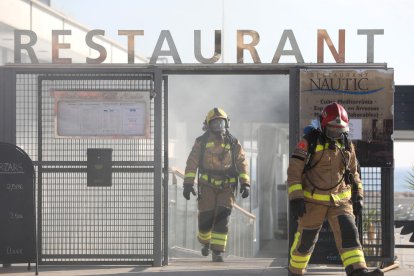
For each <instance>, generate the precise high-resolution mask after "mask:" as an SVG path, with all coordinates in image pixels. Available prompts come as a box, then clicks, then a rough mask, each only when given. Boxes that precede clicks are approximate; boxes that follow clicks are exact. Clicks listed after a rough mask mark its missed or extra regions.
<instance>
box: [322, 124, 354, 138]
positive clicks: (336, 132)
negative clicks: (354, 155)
mask: <svg viewBox="0 0 414 276" xmlns="http://www.w3.org/2000/svg"><path fill="white" fill-rule="evenodd" d="M347 132H349V128H348V127H347V126H346V127H335V126H330V125H327V126H326V128H325V135H326V136H327V137H328V138H329V139H333V140H337V139H340V138H341V137H342V134H344V133H347Z"/></svg>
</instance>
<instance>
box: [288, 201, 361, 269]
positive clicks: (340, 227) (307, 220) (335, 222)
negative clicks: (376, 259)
mask: <svg viewBox="0 0 414 276" xmlns="http://www.w3.org/2000/svg"><path fill="white" fill-rule="evenodd" d="M305 205H306V213H305V214H304V216H303V217H300V218H299V220H298V229H297V232H296V233H295V237H294V241H293V244H292V247H291V249H290V261H289V271H290V272H292V273H295V274H299V275H302V274H304V273H305V271H306V267H307V265H308V262H309V259H310V258H311V255H312V252H313V249H314V247H315V243H316V241H317V240H318V236H319V231H320V230H321V227H322V224H323V221H324V219H325V218H326V219H327V220H328V222H329V225H330V227H331V229H332V232H333V234H334V237H335V243H336V247H337V249H338V252H339V255H340V257H341V259H342V263H343V265H344V267H345V270H346V272H347V274H348V275H349V274H350V273H352V271H354V270H357V269H361V268H366V267H367V266H366V263H365V258H364V253H363V251H362V247H361V244H360V242H359V235H358V229H357V227H356V224H355V216H354V214H353V212H352V204H351V203H348V204H344V205H340V206H326V205H321V204H315V203H310V202H305Z"/></svg>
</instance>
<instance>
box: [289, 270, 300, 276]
mask: <svg viewBox="0 0 414 276" xmlns="http://www.w3.org/2000/svg"><path fill="white" fill-rule="evenodd" d="M288 276H302V275H300V274H296V273H292V272H290V271H288Z"/></svg>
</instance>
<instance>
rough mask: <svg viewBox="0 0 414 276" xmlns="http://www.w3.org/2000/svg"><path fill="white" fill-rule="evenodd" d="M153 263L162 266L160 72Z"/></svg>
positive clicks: (157, 82)
mask: <svg viewBox="0 0 414 276" xmlns="http://www.w3.org/2000/svg"><path fill="white" fill-rule="evenodd" d="M154 89H155V93H156V96H155V97H154V249H153V252H154V263H153V266H155V267H160V266H162V198H161V197H162V190H161V187H162V179H161V178H162V177H161V176H162V116H161V114H162V97H163V95H162V94H163V93H162V72H161V70H155V71H154Z"/></svg>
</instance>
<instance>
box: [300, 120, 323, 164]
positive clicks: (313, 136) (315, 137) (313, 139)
mask: <svg viewBox="0 0 414 276" xmlns="http://www.w3.org/2000/svg"><path fill="white" fill-rule="evenodd" d="M303 138H304V139H305V140H306V141H307V142H308V155H307V156H306V159H305V167H304V171H308V170H310V169H312V168H313V167H315V166H316V164H318V163H319V161H320V160H318V161H317V162H316V163H315V164H314V165H313V166H311V161H312V158H313V154H314V153H315V149H316V146H317V145H318V141H320V143H321V144H322V145H324V144H325V138H324V136H323V135H322V132H321V131H320V130H319V129H316V128H314V129H312V130H311V131H310V132H309V133H307V134H306V135H304V136H303Z"/></svg>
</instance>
